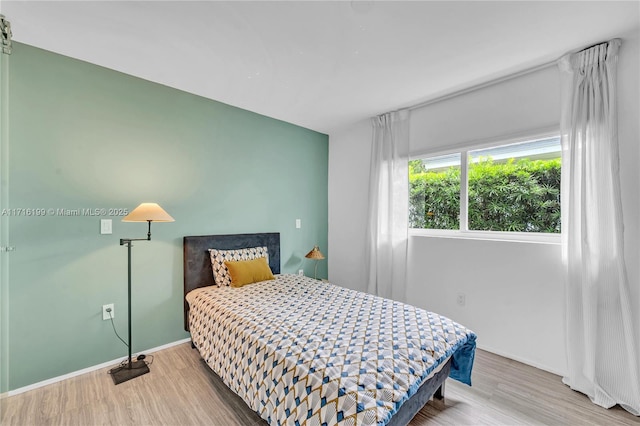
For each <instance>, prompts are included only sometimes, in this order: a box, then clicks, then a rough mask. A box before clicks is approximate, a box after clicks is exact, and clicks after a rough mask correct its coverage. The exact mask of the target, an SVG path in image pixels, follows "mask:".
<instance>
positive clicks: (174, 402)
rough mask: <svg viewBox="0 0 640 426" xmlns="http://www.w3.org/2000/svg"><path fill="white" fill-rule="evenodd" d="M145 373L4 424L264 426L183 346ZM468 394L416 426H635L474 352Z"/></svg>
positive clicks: (5, 403)
mask: <svg viewBox="0 0 640 426" xmlns="http://www.w3.org/2000/svg"><path fill="white" fill-rule="evenodd" d="M154 355H155V357H154V361H153V364H152V365H151V367H150V368H151V373H150V374H146V375H144V376H141V377H138V378H136V379H133V380H131V381H129V382H125V383H122V384H120V385H118V386H115V385H114V384H113V381H112V380H111V377H109V376H108V375H107V373H106V369H105V370H100V371H96V372H93V373H88V374H85V375H83V376H78V377H75V378H72V379H69V380H66V381H64V382H59V383H56V384H52V385H49V386H46V387H43V388H40V389H36V390H33V391H30V392H26V393H23V394H20V395H16V396H12V397H9V398H5V399H3V400H1V401H0V404H1V406H0V408H1V412H0V424H1V425H3V426H5V425H6V426H9V425H19V426H28V425H83V426H89V425H211V426H215V425H220V426H234V425H242V426H252V425H265V424H266V423H265V422H263V421H262V420H261V419H260V418H259V417H258V415H257V414H255V413H254V412H252V411H251V410H250V409H249V408H248V407H247V406H246V405H245V404H244V402H243V401H242V400H241V399H240V398H239V397H237V396H236V395H235V394H233V393H232V392H231V391H230V390H229V389H228V388H227V387H226V386H225V385H224V383H222V381H221V380H220V379H219V378H218V377H217V376H216V375H215V374H213V373H212V372H211V371H210V370H209V369H208V368H207V367H206V365H205V364H204V362H202V361H201V360H200V357H199V355H198V353H197V351H196V350H193V349H191V346H190V344H188V343H185V344H182V345H179V346H175V347H172V348H170V349H166V350H163V351H161V352H157V353H155V354H154ZM472 379H473V387H468V386H466V385H462V384H460V383H458V382H454V381H452V380H449V381H447V385H446V392H445V400H444V402H442V401H431V402H429V403H428V404H427V405H426V406H425V407H424V408H423V409H422V410H421V411H420V412H419V413H418V414H417V415H416V417H415V418H414V419H413V421H412V422H411V426H421V425H479V424H484V425H530V424H548V425H631V424H638V425H640V419H639V418H636V417H634V416H632V415H631V414H629V413H627V412H626V411H624V410H622V409H621V408H619V407H615V408H613V409H610V410H605V409H603V408H601V407H598V406H596V405H593V404H591V402H590V401H589V399H588V398H586V397H585V396H583V395H581V394H579V393H577V392H573V391H572V390H570V389H568V388H567V387H566V386H564V385H563V384H562V383H561V381H560V378H559V377H558V376H555V375H553V374H550V373H547V372H544V371H541V370H538V369H536V368H533V367H529V366H526V365H524V364H521V363H519V362H516V361H511V360H508V359H506V358H502V357H500V356H497V355H493V354H490V353H488V352H484V351H478V352H477V355H476V364H475V367H474V373H473V378H472Z"/></svg>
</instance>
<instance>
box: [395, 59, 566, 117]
mask: <svg viewBox="0 0 640 426" xmlns="http://www.w3.org/2000/svg"><path fill="white" fill-rule="evenodd" d="M556 63H557V60H553V61H550V62H545V63H544V64H541V65H537V66H535V67H532V68H527V69H525V70H522V71H518V72H516V73H514V74H509V75H505V76H503V77H498V78H496V79H493V80H489V81H485V82H484V83H479V84H475V85H473V86H470V87H466V88H464V89H460V90H456V91H455V92H451V93H448V94H446V95H442V96H438V97H435V98H433V99H429V100H426V101H424V102H420V103H419V104H416V105H413V106H410V107H408V108H407V109H408V110H409V111H413V110H414V109H419V108H423V107H426V106H428V105H431V104H435V103H437V102H442V101H445V100H447V99H451V98H455V97H457V96H460V95H464V94H466V93H470V92H475V91H476V90H480V89H484V88H485V87H489V86H493V85H496V84H499V83H502V82H505V81H509V80H511V79H514V78H517V77H522V76H523V75H527V74H531V73H534V72H536V71H540V70H543V69H546V68H549V67H551V66H553V65H556Z"/></svg>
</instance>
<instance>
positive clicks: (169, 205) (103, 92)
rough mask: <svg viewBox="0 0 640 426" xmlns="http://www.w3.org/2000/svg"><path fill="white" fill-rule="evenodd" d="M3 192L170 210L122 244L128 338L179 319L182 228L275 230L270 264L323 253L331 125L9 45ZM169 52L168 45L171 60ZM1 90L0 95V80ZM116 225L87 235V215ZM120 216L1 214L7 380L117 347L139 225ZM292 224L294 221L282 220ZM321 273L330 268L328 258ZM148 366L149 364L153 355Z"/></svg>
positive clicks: (86, 361) (110, 355) (57, 201)
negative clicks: (277, 247) (5, 247)
mask: <svg viewBox="0 0 640 426" xmlns="http://www.w3.org/2000/svg"><path fill="white" fill-rule="evenodd" d="M13 46H14V49H13V53H12V55H11V59H10V63H9V76H8V77H9V93H8V100H9V103H8V105H9V111H8V112H9V118H8V129H9V134H8V148H9V150H8V151H9V158H8V162H9V173H8V176H9V184H8V187H7V188H8V189H6V188H3V190H8V203H9V205H8V206H2V208H9V209H17V208H25V209H26V208H31V209H45V210H48V209H55V210H56V211H57V210H58V209H67V210H75V209H80V210H82V209H99V208H105V209H111V208H113V209H129V210H131V209H133V208H135V207H136V206H137V205H138V204H139V203H141V202H157V203H159V204H160V205H161V206H162V207H163V208H164V209H165V210H166V211H167V212H168V213H169V214H171V215H172V216H173V217H174V218H175V220H176V221H175V222H173V223H155V224H153V226H152V241H149V242H147V241H142V242H136V243H134V247H133V252H132V253H133V264H132V271H133V295H132V298H133V302H132V312H133V321H132V324H133V351H134V352H138V351H142V350H145V349H149V348H153V347H157V346H160V345H164V344H167V343H171V342H174V341H177V340H180V339H184V338H186V337H188V334H187V333H186V332H185V331H184V330H183V312H182V304H183V293H182V285H183V284H182V237H183V236H185V235H206V234H225V233H247V232H280V233H281V257H282V270H283V273H295V272H297V270H298V269H300V268H303V269H304V270H305V273H306V274H307V275H313V267H314V264H313V262H311V261H309V260H306V259H305V258H304V255H305V254H306V253H307V252H308V251H309V250H310V249H311V248H312V247H313V245H314V244H319V245H320V248H321V250H323V252H324V253H325V255H329V253H327V170H328V167H327V163H328V137H327V135H324V134H320V133H317V132H314V131H311V130H308V129H304V128H301V127H298V126H295V125H292V124H289V123H285V122H283V121H279V120H275V119H272V118H268V117H265V116H262V115H259V114H255V113H252V112H249V111H246V110H242V109H239V108H235V107H231V106H229V105H225V104H222V103H219V102H215V101H212V100H209V99H205V98H202V97H199V96H195V95H192V94H189V93H185V92H182V91H179V90H176V89H172V88H168V87H165V86H162V85H159V84H155V83H151V82H148V81H145V80H141V79H139V78H135V77H132V76H129V75H126V74H122V73H119V72H115V71H112V70H109V69H105V68H101V67H98V66H95V65H92V64H88V63H85V62H81V61H78V60H74V59H70V58H68V57H64V56H61V55H57V54H53V53H50V52H47V51H43V50H40V49H37V48H34V47H31V46H28V45H24V44H20V43H14V45H13ZM168 60H169V58H168ZM3 95H4V94H3ZM104 218H111V219H113V234H112V235H100V219H104ZM120 219H121V217H120V216H111V217H109V216H82V215H81V216H62V215H51V214H50V213H47V214H46V215H45V216H24V215H20V216H10V217H9V218H8V222H9V240H10V245H12V246H14V247H15V251H13V252H11V253H10V254H3V256H9V275H8V310H9V312H8V315H6V317H7V318H8V345H9V348H8V357H9V360H8V370H9V382H8V387H9V389H10V390H13V389H17V388H20V387H23V386H27V385H29V384H33V383H37V382H39V381H42V380H46V379H49V378H52V377H57V376H60V375H63V374H66V373H70V372H73V371H77V370H80V369H83V368H87V367H91V366H94V365H97V364H100V363H104V362H106V361H109V360H113V359H116V358H119V357H122V358H124V357H126V353H127V349H126V347H125V346H124V345H123V344H122V343H121V342H120V341H119V340H118V339H117V338H116V336H115V335H114V333H113V330H112V328H111V324H110V322H109V321H103V320H102V305H103V304H107V303H114V304H115V309H114V310H115V324H116V327H117V328H118V331H119V333H120V335H122V336H123V337H124V338H125V340H126V333H127V320H126V318H127V250H126V248H125V247H123V246H120V245H119V239H120V238H143V237H145V236H146V232H147V229H146V224H142V223H123V222H121V221H120ZM296 219H301V220H302V228H301V229H296V228H295V220H296ZM318 275H320V276H322V277H326V276H327V270H326V262H321V263H320V265H319V267H318ZM151 370H152V374H153V366H152V367H151Z"/></svg>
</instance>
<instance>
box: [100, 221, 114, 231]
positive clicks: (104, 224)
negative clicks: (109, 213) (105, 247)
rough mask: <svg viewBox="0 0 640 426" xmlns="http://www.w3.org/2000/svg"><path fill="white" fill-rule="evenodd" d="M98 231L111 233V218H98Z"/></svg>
mask: <svg viewBox="0 0 640 426" xmlns="http://www.w3.org/2000/svg"><path fill="white" fill-rule="evenodd" d="M100 233H101V234H112V233H113V228H112V222H111V219H100Z"/></svg>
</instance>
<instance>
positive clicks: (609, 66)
mask: <svg viewBox="0 0 640 426" xmlns="http://www.w3.org/2000/svg"><path fill="white" fill-rule="evenodd" d="M619 47H620V40H618V39H615V40H612V41H610V42H607V43H602V44H599V45H596V46H593V47H590V48H588V49H585V50H583V51H580V52H578V53H573V54H568V55H565V56H564V57H562V58H561V59H560V61H559V66H560V71H561V74H562V90H563V93H562V117H561V134H562V237H563V257H564V263H565V267H566V275H565V280H566V283H565V284H566V303H567V316H566V333H567V358H568V359H567V366H568V374H567V376H566V377H565V378H564V379H563V381H564V383H565V384H567V385H568V386H570V387H571V388H572V389H575V390H577V391H580V392H582V393H584V394H586V395H588V396H589V398H591V400H592V401H593V402H594V403H595V404H598V405H601V406H603V407H607V408H608V407H612V406H614V405H616V404H620V405H621V406H622V407H624V408H625V409H626V410H628V411H629V412H631V413H633V414H635V415H638V414H640V391H639V386H640V384H639V382H638V359H637V357H636V348H637V346H636V344H635V332H634V324H633V319H632V318H633V316H632V312H631V301H630V298H629V297H630V296H629V287H628V286H629V283H628V280H627V273H626V268H625V262H624V241H623V228H624V221H623V217H622V201H621V195H620V177H619V170H618V168H619V166H618V139H617V114H616V69H617V58H618V49H619ZM634 220H635V219H634Z"/></svg>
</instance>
